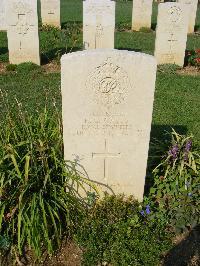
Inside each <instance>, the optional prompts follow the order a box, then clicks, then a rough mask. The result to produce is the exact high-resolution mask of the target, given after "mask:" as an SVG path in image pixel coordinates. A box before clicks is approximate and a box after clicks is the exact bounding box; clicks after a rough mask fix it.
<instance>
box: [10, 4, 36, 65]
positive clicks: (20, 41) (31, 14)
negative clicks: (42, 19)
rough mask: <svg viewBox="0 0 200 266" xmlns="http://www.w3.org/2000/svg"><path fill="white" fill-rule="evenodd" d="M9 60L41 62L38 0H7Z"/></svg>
mask: <svg viewBox="0 0 200 266" xmlns="http://www.w3.org/2000/svg"><path fill="white" fill-rule="evenodd" d="M6 15H7V25H8V26H7V30H8V33H7V35H8V49H9V61H10V63H12V64H20V63H23V62H28V61H29V62H33V63H35V64H38V65H39V64H40V56H39V38H38V16H37V0H7V5H6Z"/></svg>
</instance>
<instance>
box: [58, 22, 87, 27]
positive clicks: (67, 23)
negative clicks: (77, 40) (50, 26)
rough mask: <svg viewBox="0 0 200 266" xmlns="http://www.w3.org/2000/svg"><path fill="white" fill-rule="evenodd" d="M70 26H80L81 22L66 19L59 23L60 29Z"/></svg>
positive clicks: (81, 25)
mask: <svg viewBox="0 0 200 266" xmlns="http://www.w3.org/2000/svg"><path fill="white" fill-rule="evenodd" d="M71 27H78V28H82V27H83V23H82V22H81V21H66V22H62V23H61V29H68V28H71Z"/></svg>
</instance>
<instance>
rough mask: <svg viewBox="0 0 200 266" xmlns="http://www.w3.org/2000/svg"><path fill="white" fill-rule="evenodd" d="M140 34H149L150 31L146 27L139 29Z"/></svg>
mask: <svg viewBox="0 0 200 266" xmlns="http://www.w3.org/2000/svg"><path fill="white" fill-rule="evenodd" d="M140 32H145V33H150V32H152V29H150V28H146V27H142V28H140Z"/></svg>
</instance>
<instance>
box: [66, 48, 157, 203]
mask: <svg viewBox="0 0 200 266" xmlns="http://www.w3.org/2000/svg"><path fill="white" fill-rule="evenodd" d="M156 68H157V67H156V60H155V58H154V57H153V56H150V55H145V54H142V53H136V52H129V51H119V50H114V49H96V50H88V51H82V52H76V53H71V54H66V55H64V56H63V57H62V59H61V73H62V110H63V130H64V153H65V159H66V160H72V161H74V162H76V163H77V165H78V164H80V165H82V166H83V167H84V169H85V177H86V176H87V177H89V178H90V179H91V180H95V181H96V182H97V184H101V185H102V187H101V189H102V190H106V191H108V192H111V191H113V192H114V193H125V194H126V195H131V194H133V195H134V196H135V197H136V198H137V199H139V200H142V198H143V192H144V184H145V175H146V166H147V157H148V148H149V139H150V130H151V120H152V110H153V100H154V89H155V79H156ZM77 77H78V78H77Z"/></svg>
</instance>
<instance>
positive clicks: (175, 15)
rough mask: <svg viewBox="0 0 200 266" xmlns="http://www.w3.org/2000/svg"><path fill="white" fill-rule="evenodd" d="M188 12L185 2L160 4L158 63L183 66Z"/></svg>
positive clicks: (157, 39) (157, 31)
mask: <svg viewBox="0 0 200 266" xmlns="http://www.w3.org/2000/svg"><path fill="white" fill-rule="evenodd" d="M187 12H188V10H187V7H186V5H183V4H179V3H163V4H159V7H158V19H157V28H156V42H155V57H156V59H157V62H158V64H177V65H179V66H183V64H184V57H185V49H186V42H187V27H188V13H187Z"/></svg>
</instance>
